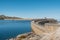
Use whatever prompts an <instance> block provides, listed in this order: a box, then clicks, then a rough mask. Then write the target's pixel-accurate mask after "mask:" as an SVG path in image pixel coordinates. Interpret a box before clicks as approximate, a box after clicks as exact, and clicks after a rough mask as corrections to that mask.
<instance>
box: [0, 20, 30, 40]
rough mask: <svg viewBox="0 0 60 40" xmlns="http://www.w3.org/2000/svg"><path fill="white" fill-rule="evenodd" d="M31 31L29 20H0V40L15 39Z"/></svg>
mask: <svg viewBox="0 0 60 40" xmlns="http://www.w3.org/2000/svg"><path fill="white" fill-rule="evenodd" d="M30 31H31V21H29V20H0V40H6V39H9V38H12V37H16V36H17V35H19V34H23V33H27V32H30Z"/></svg>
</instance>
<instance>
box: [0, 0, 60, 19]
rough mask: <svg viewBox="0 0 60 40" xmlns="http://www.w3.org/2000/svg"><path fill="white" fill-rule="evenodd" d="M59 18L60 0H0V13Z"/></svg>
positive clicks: (25, 16)
mask: <svg viewBox="0 0 60 40" xmlns="http://www.w3.org/2000/svg"><path fill="white" fill-rule="evenodd" d="M1 14H3V15H7V16H17V17H23V18H44V17H48V18H56V19H60V0H0V15H1Z"/></svg>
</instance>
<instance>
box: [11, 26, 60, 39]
mask: <svg viewBox="0 0 60 40" xmlns="http://www.w3.org/2000/svg"><path fill="white" fill-rule="evenodd" d="M10 40H60V27H59V28H58V29H57V30H56V31H54V32H52V33H44V34H40V35H36V34H35V33H33V32H30V33H25V34H21V35H18V36H17V37H16V38H12V39H10Z"/></svg>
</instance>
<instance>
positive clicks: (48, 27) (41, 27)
mask: <svg viewBox="0 0 60 40" xmlns="http://www.w3.org/2000/svg"><path fill="white" fill-rule="evenodd" d="M31 27H32V31H33V32H34V33H35V34H37V35H41V34H45V33H52V32H54V31H55V30H56V29H57V28H58V27H60V24H59V23H58V21H57V20H55V19H36V20H33V21H32V22H31Z"/></svg>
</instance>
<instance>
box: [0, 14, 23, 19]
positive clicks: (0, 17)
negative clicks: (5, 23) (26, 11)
mask: <svg viewBox="0 0 60 40" xmlns="http://www.w3.org/2000/svg"><path fill="white" fill-rule="evenodd" d="M4 19H11V20H14V19H22V18H19V17H9V16H5V15H0V20H4Z"/></svg>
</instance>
